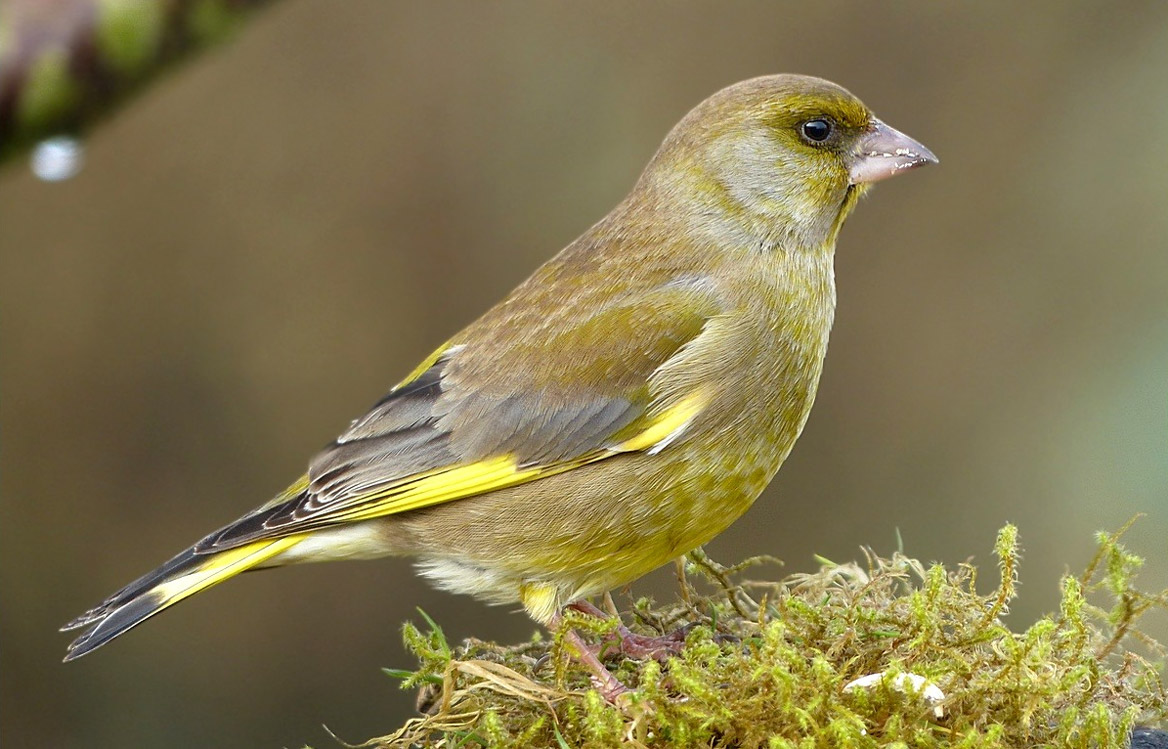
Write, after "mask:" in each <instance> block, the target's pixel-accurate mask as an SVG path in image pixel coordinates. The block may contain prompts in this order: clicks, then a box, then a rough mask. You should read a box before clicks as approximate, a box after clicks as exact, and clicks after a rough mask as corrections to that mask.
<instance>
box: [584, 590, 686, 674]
mask: <svg viewBox="0 0 1168 749" xmlns="http://www.w3.org/2000/svg"><path fill="white" fill-rule="evenodd" d="M568 608H570V609H573V610H575V611H579V612H580V613H581V614H587V615H588V616H594V617H596V618H598V619H611V618H613V617H611V616H610V615H609V614H606V613H605V612H604V611H602V610H600V609H598V608H597V607H596V606H594V605H593V604H591V603H589V602H588V601H585V600H580V601H575V602H573V603H569V604H568ZM685 634H686V631H685V628H684V627H683V628H681V629H675V630H674V631H672V632H669V633H668V634H664V635H658V636H656V637H650V636H648V635H639V634H637V633H636V632H633V631H632V630H631V629H629V628H628V627H626V626H625V624H624V622H622V621H621V620H620V619H619V618H617V627H616V635H615V636H614V637H612V638H610V639H609V642H612V640H613V639H615V640H616V642H615V643H614V644H615V645H617V652H619V653H620V654H621V655H626V656H628V657H629V658H634V659H637V660H642V659H644V658H653V659H655V660H658V661H664V660H665V659H666V658H668V657H669V656H671V655H678V654H680V653H681V651H682V648H684V647H685ZM602 652H603V649H602Z"/></svg>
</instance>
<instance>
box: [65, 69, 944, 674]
mask: <svg viewBox="0 0 1168 749" xmlns="http://www.w3.org/2000/svg"><path fill="white" fill-rule="evenodd" d="M933 163H937V157H936V156H934V155H933V153H932V152H931V151H930V150H929V149H928V148H926V147H925V146H923V145H922V144H921V143H919V142H917V141H916V140H914V139H912V138H910V137H909V136H907V135H905V134H904V133H902V132H900V131H898V130H896V129H894V128H892V127H891V126H889V125H887V124H885V123H884V122H883V121H881V120H880V119H878V118H877V117H876V116H875V115H874V114H873V113H872V111H871V110H869V109H868V108H867V107H866V106H865V105H864V104H863V103H862V102H861V101H860V100H859V99H858V98H856V97H855V96H853V95H852V94H851V93H849V92H848V91H847V90H845V89H844V88H842V87H840V86H838V85H836V84H834V83H831V82H829V81H826V80H823V79H821V78H815V77H810V76H802V75H790V74H784V75H768V76H762V77H757V78H752V79H749V80H746V81H742V82H739V83H736V84H734V85H731V86H729V87H727V88H724V89H722V90H721V91H719V92H717V93H715V94H714V95H713V96H711V97H709V98H708V99H706V100H705V101H703V102H701V103H700V104H698V105H697V106H696V107H695V108H694V109H693V110H691V111H690V112H689V113H688V114H686V115H685V116H684V117H683V118H682V119H681V121H680V122H679V123H678V124H677V125H676V126H675V127H674V128H673V129H672V130H671V131H670V132H669V133H668V135H667V136H666V138H665V140H664V141H663V143H662V144H661V146H660V148H659V149H658V150H657V152H656V153H655V155H654V156H653V157H652V159H651V160H650V162H649V164H648V166H647V167H646V168H645V170H644V171H643V172H642V174H641V175H640V177H639V178H638V179H637V181H636V183H635V184H634V186H633V188H632V190H631V191H630V192H629V194H628V195H627V196H626V197H625V198H624V199H623V200H622V201H620V203H619V204H618V205H617V206H616V207H615V208H614V209H613V210H612V211H611V212H610V213H609V214H608V215H606V216H605V217H604V218H602V219H601V220H600V221H599V222H597V223H596V224H595V225H593V226H592V227H591V228H590V229H588V230H587V231H585V232H584V233H583V234H582V235H581V236H580V237H579V238H577V239H576V240H575V241H573V242H571V243H570V244H569V245H568V246H567V247H566V248H564V249H563V250H562V251H561V252H559V253H558V254H557V255H555V256H554V257H553V258H552V259H550V260H549V261H547V262H546V263H545V264H543V265H542V266H541V267H539V268H538V269H537V270H536V271H535V272H534V273H533V274H532V275H531V276H530V277H529V278H528V279H527V280H525V281H524V282H523V283H521V284H520V285H519V286H518V287H517V288H515V289H514V290H513V291H512V292H511V293H510V294H509V295H507V296H506V297H505V298H504V299H503V300H502V301H500V302H499V303H498V304H496V305H495V306H494V307H492V308H491V309H489V310H488V311H487V312H486V313H485V314H483V315H482V316H481V317H480V318H478V319H477V320H475V321H474V322H472V323H470V324H469V325H467V326H466V327H465V328H464V329H463V330H462V331H461V332H458V333H456V334H455V335H454V336H453V337H451V338H450V339H449V340H448V341H447V342H445V343H443V344H442V345H440V346H438V347H437V348H436V349H435V350H434V352H433V353H432V354H431V355H430V356H428V357H427V358H426V359H425V360H424V361H422V362H421V363H420V364H419V365H418V366H417V367H416V368H415V369H414V370H413V371H412V372H410V373H409V374H408V375H407V376H406V377H405V378H404V379H402V380H401V381H400V382H399V383H398V384H397V385H395V386H394V387H393V388H392V389H390V390H389V392H388V394H386V395H385V396H384V397H383V398H381V400H379V401H377V402H376V404H375V405H374V406H373V407H372V408H371V409H370V410H369V411H368V413H366V414H365V415H363V416H361V417H360V418H358V419H356V420H355V421H353V422H352V424H351V425H350V426H349V427H348V429H346V430H345V431H344V432H343V433H342V434H340V436H338V437H337V438H336V439H335V440H334V441H333V442H331V443H330V444H328V445H327V446H326V447H325V449H324V450H323V451H321V452H320V453H319V454H317V455H316V456H315V457H313V458H312V459H311V460H310V461H309V463H308V467H307V471H306V472H305V473H304V475H302V476H301V477H300V478H298V479H297V480H296V481H294V482H293V483H292V484H291V485H290V486H288V487H287V488H286V489H285V490H283V491H282V492H279V493H278V494H276V495H275V496H274V497H273V498H272V499H271V500H270V501H268V502H266V503H264V504H262V505H261V506H259V507H258V508H257V509H255V510H253V511H251V512H248V513H247V514H245V515H243V516H242V517H240V518H239V519H238V520H236V521H234V522H232V523H229V524H228V525H226V526H224V527H222V528H219V529H218V530H216V531H214V532H212V533H210V534H208V535H206V536H204V537H203V538H202V539H201V540H199V541H198V542H197V543H195V544H194V545H193V546H191V547H190V548H188V549H186V550H185V551H183V552H181V553H179V554H178V555H177V556H175V557H173V558H172V559H170V560H169V561H167V562H166V563H165V564H163V565H162V566H161V567H158V568H157V569H155V570H153V571H152V572H149V573H147V574H145V575H143V576H142V577H140V578H138V579H137V580H135V581H134V582H132V583H130V584H129V585H127V586H125V587H124V588H122V589H121V590H119V591H117V592H116V593H114V594H113V595H111V596H109V597H108V598H106V599H105V600H104V601H102V602H101V603H100V604H98V605H97V606H95V607H94V608H92V609H90V610H89V611H87V612H86V613H84V614H82V615H81V616H79V617H77V618H76V619H74V620H72V621H71V622H69V623H68V624H66V625H65V626H64V627H63V628H62V629H63V630H75V629H81V630H83V631H82V633H81V634H80V635H79V636H78V637H77V638H76V639H75V640H74V641H73V642H72V644H70V645H69V646H68V651H67V654H66V656H65V660H67V661H68V660H73V659H76V658H79V657H81V656H83V655H86V654H88V653H91V652H93V651H94V650H95V649H97V648H99V647H101V646H103V645H105V644H107V643H109V642H110V641H111V640H113V639H114V638H116V637H118V636H119V635H121V634H123V633H125V632H126V631H128V630H129V629H131V628H133V627H135V626H137V625H138V624H141V623H142V622H144V621H145V620H147V619H149V618H151V617H153V616H154V615H156V614H158V613H159V612H161V611H163V610H166V609H168V608H170V607H172V606H174V605H175V604H177V603H179V602H180V601H183V600H185V599H186V598H189V597H190V596H192V595H194V594H196V593H199V592H201V591H204V590H206V589H208V588H210V587H212V586H214V585H217V584H218V583H221V582H223V581H225V580H227V579H229V578H231V577H233V576H235V575H237V574H239V573H241V572H244V571H247V570H257V569H263V568H269V567H278V566H283V565H288V564H294V563H300V562H315V561H328V560H340V559H368V558H377V557H385V556H411V557H413V558H414V559H415V560H416V564H417V567H418V569H419V572H420V574H421V575H423V576H424V577H426V578H428V579H429V580H430V581H431V582H432V583H434V584H435V585H436V586H437V587H438V588H441V589H445V590H449V591H453V592H457V593H465V594H470V595H472V596H474V597H476V598H478V599H481V600H483V601H485V602H487V603H492V604H511V605H515V604H519V605H520V606H522V608H523V609H524V610H525V611H526V612H527V613H528V614H529V615H530V616H531V617H532V618H533V619H534V620H535V621H537V622H539V623H541V624H543V625H546V626H549V627H555V626H558V624H559V623H560V621H561V619H562V615H563V612H564V611H565V609H566V608H568V607H578V608H579V609H580V610H583V611H597V609H596V608H595V607H594V606H592V605H591V604H590V603H589V602H588V599H589V598H590V597H594V596H597V595H600V594H603V593H606V592H607V591H609V590H611V589H614V588H618V587H621V586H623V585H625V584H627V583H630V582H631V581H633V580H635V579H637V578H638V577H640V576H642V575H644V574H646V573H648V572H650V571H651V570H653V569H655V568H657V567H660V566H662V565H664V564H666V563H668V562H670V561H671V560H674V559H676V558H678V557H679V556H681V555H684V554H685V553H687V552H689V551H691V550H693V549H695V548H696V547H698V546H700V545H702V544H704V543H706V542H708V541H710V540H711V539H712V538H714V537H715V536H717V535H718V534H720V533H721V532H723V531H724V530H726V529H727V528H728V527H729V526H730V525H731V523H733V522H734V521H735V520H736V519H737V518H739V517H740V516H741V515H743V513H745V512H746V511H747V510H748V509H749V508H750V506H751V505H752V503H753V502H754V501H755V499H756V498H757V497H758V496H759V494H760V493H761V492H762V491H763V489H764V488H765V487H766V486H767V485H768V483H769V482H770V481H771V479H772V478H773V477H774V476H775V474H776V472H777V471H778V470H779V467H780V466H781V465H782V463H783V462H784V460H785V459H786V458H787V456H788V454H789V453H790V452H791V449H792V447H793V446H794V444H795V441H796V439H797V438H798V437H799V435H800V433H801V432H802V430H803V427H804V424H805V423H806V421H807V418H808V414H809V413H810V410H811V406H812V403H813V401H814V400H815V395H816V390H817V387H818V383H819V379H820V374H821V372H822V371H823V366H824V358H825V355H826V353H827V346H828V336H829V333H830V331H831V327H832V322H833V319H834V316H835V306H836V287H835V278H834V255H835V246H836V240H837V237H838V235H839V233H840V229H841V227H842V225H843V223H844V221H845V219H846V218H847V217H848V215H849V214H850V213H851V212H852V210H853V209H854V208H855V206H856V204H857V202H858V201H859V200H860V198H861V196H863V195H864V194H865V193H866V192H867V191H868V189H869V188H870V187H871V185H872V184H873V183H875V182H878V181H880V180H883V179H886V178H888V177H892V176H894V175H897V174H900V173H902V172H905V171H909V170H912V169H915V168H917V167H919V166H922V165H925V164H933ZM573 642H575V643H577V645H578V649H580V650H582V651H583V650H586V648H584V647H583V646H580V645H579V639H578V638H577V639H576V640H573ZM590 655H591V659H590ZM581 656H582V658H583V659H584V660H585V661H586V662H588V663H590V664H591V665H592V666H595V665H596V663H597V662H596V659H595V656H594V655H593V654H589V653H587V652H582V653H581ZM601 668H603V667H601ZM598 673H599V672H598ZM598 678H600V679H601V680H603V679H604V677H603V674H600V676H599V677H598ZM607 684H608V686H609V687H612V688H613V690H614V691H619V685H618V684H613V682H612V681H608V682H607Z"/></svg>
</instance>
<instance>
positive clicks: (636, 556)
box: [400, 451, 777, 605]
mask: <svg viewBox="0 0 1168 749" xmlns="http://www.w3.org/2000/svg"><path fill="white" fill-rule="evenodd" d="M662 457H664V453H662V454H659V455H657V456H645V455H627V456H618V457H615V458H611V459H609V460H606V461H603V462H602V463H599V464H594V465H592V466H585V467H583V468H580V469H576V470H573V471H570V472H567V473H564V474H559V475H557V476H550V477H547V478H545V479H541V480H539V481H535V482H532V483H530V484H525V485H522V486H518V487H513V488H510V489H507V490H503V491H498V492H494V493H491V494H487V495H482V496H479V497H471V498H468V499H465V500H460V501H458V502H452V503H450V504H449V505H441V506H438V507H435V508H432V509H429V510H425V511H422V512H419V513H415V514H412V515H413V516H412V517H409V518H404V517H403V518H400V520H401V521H404V522H405V523H406V526H407V528H408V533H409V535H410V536H411V537H412V538H413V539H414V549H415V551H416V553H417V554H418V555H419V557H420V558H421V561H420V568H421V571H422V573H423V574H424V575H426V576H427V577H428V578H430V579H431V580H432V581H433V582H434V583H435V584H436V585H437V586H438V587H440V588H443V589H446V590H451V591H455V592H460V593H469V594H471V595H474V596H476V597H478V598H481V599H483V600H487V601H490V602H494V603H508V602H514V601H516V600H519V598H520V589H521V587H523V586H525V585H530V584H532V583H538V584H546V585H550V586H553V587H554V588H555V589H556V591H557V594H556V598H557V601H558V604H559V605H563V604H564V603H567V602H569V601H571V600H575V599H578V598H581V597H585V596H589V595H594V594H597V593H601V592H603V591H606V590H610V589H612V588H614V587H618V586H621V585H624V584H626V583H629V582H632V581H633V580H635V579H637V578H638V577H640V576H642V575H644V574H646V573H648V572H650V571H652V570H654V569H656V568H657V567H660V566H661V565H663V564H666V563H667V562H669V561H670V560H672V559H675V558H677V557H678V556H680V555H682V554H684V553H686V552H688V551H690V550H692V549H694V548H696V547H697V546H700V545H701V544H703V543H706V542H707V541H709V540H711V539H712V538H714V537H715V536H717V535H718V534H719V533H721V532H722V531H724V530H725V529H726V528H727V527H729V526H730V524H731V523H733V522H734V521H735V520H736V519H737V518H738V517H739V516H741V515H742V514H743V513H744V512H745V511H746V510H747V509H748V508H749V507H750V505H751V503H752V502H753V501H754V499H755V498H756V497H757V496H758V495H759V493H761V492H762V490H763V489H764V488H765V486H766V484H767V482H768V481H769V480H770V478H771V476H772V475H773V473H774V468H775V467H777V466H774V467H772V466H771V465H768V464H767V461H765V460H758V459H756V460H746V459H744V457H743V455H742V454H741V453H738V454H736V455H725V456H714V455H711V454H710V452H708V451H707V452H705V453H703V454H701V455H697V454H695V455H693V456H689V457H685V458H681V457H678V458H677V459H675V460H674V461H669V463H668V464H667V465H663V461H662V460H661V458H662ZM711 462H713V463H714V464H715V465H711ZM717 464H721V465H717Z"/></svg>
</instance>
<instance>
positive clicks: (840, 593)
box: [365, 527, 1168, 749]
mask: <svg viewBox="0 0 1168 749" xmlns="http://www.w3.org/2000/svg"><path fill="white" fill-rule="evenodd" d="M1121 533H1122V531H1121ZM1121 533H1116V534H1100V535H1099V537H1098V545H1099V551H1098V553H1097V555H1096V557H1095V559H1094V560H1093V561H1092V563H1091V564H1090V566H1089V567H1088V569H1087V571H1086V572H1085V573H1084V574H1083V575H1082V576H1080V577H1071V576H1067V577H1065V578H1064V579H1063V581H1062V597H1061V604H1060V607H1059V610H1058V611H1057V612H1055V613H1053V614H1051V615H1049V616H1046V617H1043V618H1042V619H1040V620H1039V621H1037V622H1035V623H1034V624H1033V625H1032V626H1030V627H1029V628H1027V629H1026V630H1025V631H1022V632H1013V631H1011V630H1010V629H1009V628H1007V627H1006V625H1005V624H1004V623H1003V622H1002V620H1001V617H1002V616H1003V615H1004V614H1005V613H1006V611H1007V610H1008V607H1009V605H1010V603H1011V602H1012V601H1013V600H1014V599H1015V597H1016V595H1017V592H1016V587H1015V581H1016V576H1017V571H1018V562H1019V548H1018V541H1017V533H1016V530H1015V529H1014V528H1013V527H1007V528H1005V529H1003V530H1002V531H1001V532H1000V534H999V537H998V542H997V544H996V545H995V553H996V555H997V559H998V566H999V571H1000V576H1001V583H999V585H998V586H997V587H996V588H995V589H994V590H992V591H991V592H990V593H989V594H988V595H986V594H980V593H978V592H977V589H976V585H977V581H978V570H977V568H975V567H974V566H972V565H970V564H962V565H959V566H957V567H956V568H945V567H942V566H940V565H933V566H925V565H923V564H922V563H920V562H919V561H917V560H915V559H911V558H909V557H907V556H905V555H903V554H900V553H894V554H892V555H891V556H890V557H887V558H885V557H881V556H877V555H876V554H874V553H872V552H871V551H866V556H867V559H866V562H865V563H863V564H855V563H851V564H835V563H831V562H827V561H824V562H823V564H822V567H821V569H820V570H819V571H818V572H816V573H813V574H799V575H791V576H788V577H786V578H785V579H782V580H779V581H765V580H750V579H745V577H746V575H751V576H757V573H758V572H759V565H760V564H762V562H763V561H765V560H759V559H753V560H748V561H746V562H744V563H742V564H739V565H736V566H735V567H732V568H725V567H722V566H720V565H718V564H717V563H715V562H713V561H711V560H710V559H708V558H707V557H706V556H705V555H704V554H703V553H701V552H700V551H699V552H696V553H694V554H691V555H690V556H689V557H688V560H687V562H686V564H685V569H684V575H683V576H682V595H681V597H680V598H681V600H680V601H679V602H677V603H675V604H672V605H667V606H657V605H655V604H654V603H653V602H652V601H648V600H641V601H638V602H636V603H635V604H634V605H633V606H632V611H631V618H632V620H633V628H634V630H637V631H640V632H641V633H644V634H657V633H664V632H669V631H672V630H674V629H676V628H677V627H678V626H681V625H687V626H688V627H689V630H688V634H687V636H686V644H685V648H684V650H683V651H682V652H681V654H680V655H679V656H677V657H673V658H670V659H668V660H667V661H666V662H665V663H658V662H656V661H653V660H646V661H634V660H629V659H622V658H615V659H611V658H610V660H609V661H608V663H609V668H610V669H611V670H612V671H613V673H614V674H616V675H617V676H618V677H619V678H620V679H621V680H622V681H623V682H624V683H625V684H627V685H629V686H630V687H632V688H633V692H632V693H631V694H629V695H626V696H625V697H626V698H627V699H626V700H625V701H624V702H623V703H622V704H621V705H620V706H613V705H609V704H607V703H605V701H604V700H603V699H602V698H601V697H600V695H599V694H598V693H597V692H596V691H595V690H594V689H592V688H591V686H590V683H589V679H588V676H587V672H586V671H584V670H583V669H582V668H581V667H580V666H579V665H577V664H576V662H575V661H573V660H571V659H570V658H568V655H567V648H565V647H564V645H563V643H562V640H561V638H558V637H557V638H553V639H552V640H550V641H548V640H545V639H543V638H542V637H541V636H539V635H538V634H537V635H535V636H534V637H533V638H532V639H531V640H530V641H529V642H526V643H522V644H519V645H515V646H500V645H496V644H493V643H486V642H480V641H476V640H470V641H467V642H465V643H463V644H462V645H460V646H458V647H455V648H452V647H451V646H450V645H449V643H447V642H446V639H445V637H444V635H443V634H442V631H441V628H440V627H438V626H437V625H436V624H435V623H434V622H433V621H431V620H429V618H428V617H427V618H426V626H427V630H426V631H423V630H421V629H418V628H417V627H415V626H414V625H412V624H407V625H406V626H405V641H406V644H407V645H408V646H409V648H410V650H412V651H413V652H414V653H415V654H416V655H417V656H418V659H419V662H420V667H419V668H418V669H417V670H414V671H391V672H390V673H391V675H393V676H396V677H398V678H401V679H403V684H402V686H403V687H405V688H418V687H421V694H420V697H419V707H420V709H421V710H422V711H423V713H424V714H423V715H422V716H421V717H419V718H415V719H412V720H410V721H408V722H407V723H406V724H405V725H404V726H402V727H401V728H400V729H399V730H397V731H395V732H394V733H392V734H390V735H387V736H382V737H379V738H375V739H372V740H370V741H369V742H368V743H367V744H365V746H368V747H386V748H389V747H412V746H434V747H485V746H491V747H508V746H512V747H611V746H618V745H627V746H634V747H637V746H640V747H692V746H710V747H768V748H773V749H778V748H780V747H782V748H788V747H790V748H792V749H793V748H796V747H798V748H799V749H803V748H807V749H811V748H813V747H877V746H880V747H987V748H994V747H1002V748H1003V749H1004V748H1006V747H1060V748H1061V747H1069V748H1077V747H1082V748H1083V749H1086V748H1087V747H1092V748H1096V749H1106V748H1107V747H1117V748H1118V747H1126V746H1127V737H1128V735H1129V734H1130V732H1131V730H1132V728H1133V726H1135V725H1137V724H1147V723H1153V724H1154V723H1156V722H1158V721H1162V720H1164V718H1165V716H1166V711H1168V703H1166V696H1165V690H1164V686H1163V683H1162V681H1161V677H1160V676H1159V673H1158V671H1157V667H1156V666H1155V665H1153V664H1152V663H1151V662H1150V661H1149V660H1148V658H1162V657H1163V655H1164V651H1163V649H1162V648H1161V647H1160V646H1159V645H1158V644H1157V643H1155V642H1153V641H1152V640H1150V639H1149V638H1147V637H1146V636H1144V635H1142V634H1141V633H1140V632H1139V631H1138V629H1137V627H1136V625H1137V624H1138V621H1139V618H1140V616H1141V615H1143V614H1144V613H1145V612H1147V610H1148V609H1149V608H1152V607H1160V608H1168V591H1164V592H1161V593H1158V594H1148V593H1144V592H1141V591H1139V590H1138V589H1137V588H1136V587H1135V585H1134V581H1135V574H1136V571H1137V570H1138V569H1139V567H1140V563H1141V562H1140V559H1139V558H1138V557H1136V556H1134V555H1133V554H1131V553H1130V552H1128V551H1127V550H1126V549H1125V548H1124V547H1123V546H1122V545H1121V544H1120V535H1121ZM699 586H700V587H701V588H703V589H704V590H705V592H699V589H698V588H699ZM1099 597H1102V598H1106V599H1107V601H1108V604H1107V605H1106V606H1103V607H1101V606H1099V605H1097V604H1094V603H1091V601H1090V599H1094V598H1099ZM571 622H572V623H573V624H574V625H575V626H576V627H577V629H578V630H579V631H581V632H582V633H585V634H586V637H591V638H594V639H596V638H600V637H602V636H603V634H604V633H605V632H606V631H610V630H611V628H612V626H613V623H610V622H600V621H595V620H591V621H590V620H586V619H582V618H573V619H571ZM870 674H881V676H880V677H878V678H875V679H873V680H871V681H872V682H873V683H872V684H870V685H869V686H867V687H861V688H856V687H848V686H847V685H849V683H850V682H852V681H853V680H855V679H857V678H859V677H863V676H866V675H870ZM920 677H923V679H922V678H920ZM936 688H939V689H940V690H941V692H943V695H944V696H943V699H941V700H940V701H939V702H934V701H931V700H929V699H926V696H925V695H926V692H927V691H930V690H935V689H936ZM933 693H934V694H935V692H933ZM938 712H940V713H941V714H940V715H938Z"/></svg>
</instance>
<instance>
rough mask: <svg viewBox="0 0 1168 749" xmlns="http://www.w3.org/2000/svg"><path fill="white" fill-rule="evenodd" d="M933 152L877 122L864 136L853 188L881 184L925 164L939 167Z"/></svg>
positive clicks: (854, 157)
mask: <svg viewBox="0 0 1168 749" xmlns="http://www.w3.org/2000/svg"><path fill="white" fill-rule="evenodd" d="M936 163H938V159H937V157H936V156H934V155H933V152H932V151H930V150H929V149H927V148H925V147H924V146H923V145H922V144H920V143H918V142H917V141H915V140H913V139H912V138H910V137H908V136H907V135H905V134H904V133H902V132H900V131H899V130H897V129H896V128H893V127H889V126H888V125H885V124H884V123H883V122H881V121H880V120H873V121H872V126H871V128H869V130H868V132H866V133H864V134H863V135H861V136H860V140H859V141H858V142H857V143H856V150H855V152H854V153H853V154H852V161H851V165H850V166H849V168H848V173H849V175H850V176H851V178H852V184H853V185H862V184H866V183H870V182H879V181H880V180H882V179H888V178H889V177H892V176H894V175H896V174H900V173H901V172H903V171H905V170H908V169H914V168H916V167H918V166H922V165H924V164H936Z"/></svg>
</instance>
